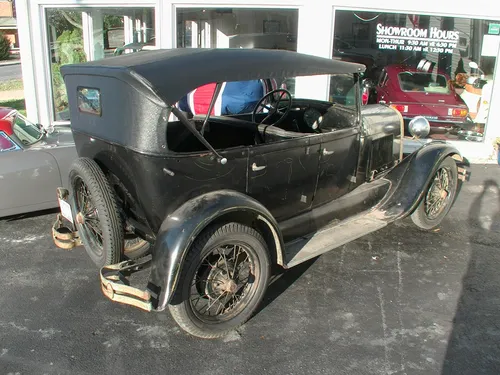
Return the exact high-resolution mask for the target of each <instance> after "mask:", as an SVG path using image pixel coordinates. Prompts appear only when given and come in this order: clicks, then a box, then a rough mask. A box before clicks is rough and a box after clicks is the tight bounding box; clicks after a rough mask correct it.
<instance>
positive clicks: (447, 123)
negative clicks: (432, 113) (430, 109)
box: [403, 116, 474, 129]
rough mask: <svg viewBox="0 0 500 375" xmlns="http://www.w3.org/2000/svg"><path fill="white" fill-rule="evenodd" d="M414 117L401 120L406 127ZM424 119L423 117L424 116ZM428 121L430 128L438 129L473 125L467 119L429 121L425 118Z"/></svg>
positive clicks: (404, 117)
mask: <svg viewBox="0 0 500 375" xmlns="http://www.w3.org/2000/svg"><path fill="white" fill-rule="evenodd" d="M414 117H415V116H403V120H404V122H405V125H406V126H408V123H409V122H410V120H412V119H413V118H414ZM424 117H425V116H424ZM427 120H428V121H429V125H430V126H431V128H439V129H450V128H457V127H458V128H464V129H465V128H467V127H468V126H469V125H470V126H473V125H474V124H473V123H472V122H471V121H467V119H431V118H427Z"/></svg>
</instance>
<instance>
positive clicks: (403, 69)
mask: <svg viewBox="0 0 500 375" xmlns="http://www.w3.org/2000/svg"><path fill="white" fill-rule="evenodd" d="M334 33H335V34H334V35H335V36H334V42H333V52H332V55H333V58H335V59H339V60H344V61H351V62H357V63H361V64H364V65H365V66H366V73H365V75H364V77H363V79H364V88H365V89H366V90H367V92H368V94H367V103H368V104H371V103H382V104H387V105H390V106H392V107H393V108H395V109H396V110H398V111H400V112H401V114H402V116H403V118H404V120H405V126H406V131H407V132H408V124H409V123H410V121H411V120H412V119H414V118H416V117H418V116H422V117H424V118H426V119H427V121H428V122H429V124H430V132H429V134H428V135H427V137H428V138H433V139H447V140H464V141H475V142H478V141H479V142H481V141H482V140H483V135H484V132H485V126H486V125H487V121H488V111H489V106H490V101H491V94H492V86H493V79H494V74H495V66H496V56H497V53H498V49H499V44H500V21H486V20H477V19H469V18H458V17H445V16H436V15H432V16H430V15H415V14H404V13H383V12H365V11H352V10H336V12H335V30H334ZM365 104H366V102H365Z"/></svg>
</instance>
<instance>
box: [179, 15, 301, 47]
mask: <svg viewBox="0 0 500 375" xmlns="http://www.w3.org/2000/svg"><path fill="white" fill-rule="evenodd" d="M297 27H298V11H297V10H296V9H242V8H203V9H202V8H189V9H187V8H185V9H178V10H177V47H183V48H265V49H285V50H291V51H296V50H297Z"/></svg>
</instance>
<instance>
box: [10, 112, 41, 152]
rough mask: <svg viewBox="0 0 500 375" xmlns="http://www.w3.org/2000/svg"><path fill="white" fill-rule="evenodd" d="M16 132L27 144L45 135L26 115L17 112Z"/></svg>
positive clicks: (14, 128) (14, 127)
mask: <svg viewBox="0 0 500 375" xmlns="http://www.w3.org/2000/svg"><path fill="white" fill-rule="evenodd" d="M13 130H14V134H15V135H16V137H17V138H19V140H20V141H21V142H22V143H23V144H25V145H28V146H29V145H32V144H33V143H35V142H38V141H39V140H40V139H42V137H43V133H42V132H41V130H40V129H39V128H38V126H36V125H35V124H33V123H32V122H30V121H29V120H27V119H26V118H25V117H24V116H22V115H20V114H17V115H16V120H15V122H14V126H13Z"/></svg>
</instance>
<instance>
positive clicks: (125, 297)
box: [99, 259, 155, 311]
mask: <svg viewBox="0 0 500 375" xmlns="http://www.w3.org/2000/svg"><path fill="white" fill-rule="evenodd" d="M150 264H151V259H142V260H139V261H132V260H126V261H124V262H120V263H116V264H111V265H109V266H104V267H102V268H101V270H100V273H99V276H100V278H101V290H102V293H103V294H104V295H105V296H106V297H107V298H109V299H110V300H111V301H113V302H118V303H123V304H125V305H131V306H135V307H137V308H139V309H141V310H144V311H153V310H154V309H155V308H154V303H153V302H154V300H155V299H154V298H153V296H152V294H151V292H150V291H149V290H147V289H144V290H143V289H140V288H135V287H133V286H130V283H129V279H128V278H129V276H130V275H131V274H132V273H135V272H138V271H141V270H143V269H144V268H147V267H149V266H150Z"/></svg>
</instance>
